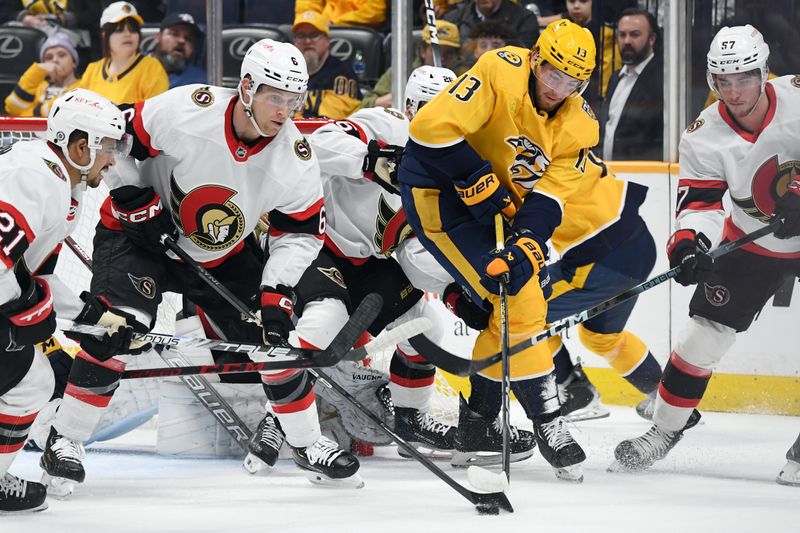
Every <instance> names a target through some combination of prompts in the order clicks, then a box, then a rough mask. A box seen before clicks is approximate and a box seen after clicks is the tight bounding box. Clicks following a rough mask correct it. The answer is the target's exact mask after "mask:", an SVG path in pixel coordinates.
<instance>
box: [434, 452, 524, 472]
mask: <svg viewBox="0 0 800 533" xmlns="http://www.w3.org/2000/svg"><path fill="white" fill-rule="evenodd" d="M535 451H536V448H532V449H530V450H528V451H527V452H518V453H512V454H511V462H512V463H518V462H520V461H524V460H525V459H527V458H528V457H530V456H532V455H533V454H534V453H535ZM502 462H503V454H502V453H496V452H459V451H455V452H453V458H452V459H451V460H450V466H452V467H454V468H467V467H469V466H492V465H499V464H501V463H502Z"/></svg>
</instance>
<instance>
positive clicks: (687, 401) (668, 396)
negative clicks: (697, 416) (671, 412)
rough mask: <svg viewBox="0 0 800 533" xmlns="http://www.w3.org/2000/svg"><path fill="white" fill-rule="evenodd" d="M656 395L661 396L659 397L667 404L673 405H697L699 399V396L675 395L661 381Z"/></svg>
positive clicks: (686, 406) (688, 406)
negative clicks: (685, 396) (683, 396)
mask: <svg viewBox="0 0 800 533" xmlns="http://www.w3.org/2000/svg"><path fill="white" fill-rule="evenodd" d="M658 395H659V396H661V399H663V400H664V401H665V402H666V403H667V404H668V405H671V406H673V407H683V408H692V407H697V405H698V404H699V403H700V400H701V398H682V397H680V396H675V395H674V394H672V393H671V392H669V391H668V390H667V389H665V388H664V384H663V383H661V384H659V385H658Z"/></svg>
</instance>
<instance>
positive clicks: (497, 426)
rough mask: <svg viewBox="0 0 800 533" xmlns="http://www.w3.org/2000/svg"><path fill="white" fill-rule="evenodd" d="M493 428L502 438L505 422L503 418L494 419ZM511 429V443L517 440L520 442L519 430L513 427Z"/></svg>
mask: <svg viewBox="0 0 800 533" xmlns="http://www.w3.org/2000/svg"><path fill="white" fill-rule="evenodd" d="M492 428H494V430H495V432H497V434H498V435H501V436H502V434H503V420H502V417H499V416H498V417H497V418H495V419H494V422H492ZM509 429H510V430H511V431H509V437H510V438H511V441H512V442H513V441H515V440H518V439H519V430H518V429H517V426H514V425H512V426H511V427H510V428H509Z"/></svg>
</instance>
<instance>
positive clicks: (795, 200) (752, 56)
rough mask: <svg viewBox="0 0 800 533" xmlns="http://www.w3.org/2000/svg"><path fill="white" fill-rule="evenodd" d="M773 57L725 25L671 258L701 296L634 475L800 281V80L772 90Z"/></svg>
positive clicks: (638, 450)
mask: <svg viewBox="0 0 800 533" xmlns="http://www.w3.org/2000/svg"><path fill="white" fill-rule="evenodd" d="M768 56H769V47H768V46H767V44H766V43H765V42H764V39H763V37H762V36H761V33H759V32H758V31H757V30H756V29H755V28H753V27H752V26H750V25H747V26H737V27H731V28H729V27H725V28H722V29H721V30H720V31H719V33H717V35H716V36H715V37H714V40H713V42H712V43H711V48H710V50H709V52H708V83H709V86H710V87H711V89H712V90H713V91H715V92H716V93H717V95H719V98H720V102H719V103H718V104H716V105H713V106H711V107H709V108H707V109H705V110H704V111H703V112H702V113H701V114H700V117H699V118H698V119H697V120H695V121H694V122H693V123H692V124H691V125H690V126H689V128H688V129H687V130H686V132H684V134H683V137H682V139H681V145H680V165H681V178H680V181H679V183H678V205H677V220H676V222H675V233H673V235H672V237H671V238H670V241H669V244H668V250H667V253H668V255H669V259H670V265H671V266H672V267H675V266H678V265H680V267H681V273H680V274H679V275H678V277H677V278H676V280H677V281H678V282H679V283H681V284H682V285H692V284H695V283H696V284H698V287H697V289H696V290H695V293H694V296H693V297H692V300H691V303H690V305H689V314H690V316H691V320H690V323H689V325H688V326H687V327H686V329H685V330H684V331H683V332H682V333H681V335H680V336H679V338H678V342H677V343H676V344H675V349H674V351H673V352H672V354H671V355H670V359H669V361H668V363H667V365H666V368H665V369H664V373H663V376H662V379H661V384H660V385H659V389H658V398H657V399H656V406H655V413H654V416H653V421H654V422H655V425H654V426H653V427H652V428H651V429H650V430H649V431H648V432H647V433H645V434H644V435H643V436H641V437H638V438H635V439H630V440H625V441H622V442H621V443H620V444H619V445H618V446H617V448H616V450H615V456H616V459H617V461H618V462H619V464H620V465H621V466H622V467H623V468H625V469H628V470H633V471H635V470H642V469H645V468H648V467H649V466H651V465H652V464H653V463H654V462H655V461H656V460H658V459H662V458H663V457H664V456H666V454H667V453H668V452H669V450H671V449H672V447H673V446H675V444H676V443H677V442H678V441H679V440H680V439H681V438H682V436H683V432H684V430H685V429H688V428H690V427H692V426H694V425H695V424H696V423H697V421H698V420H699V416H700V413H699V412H697V410H696V409H695V407H696V406H697V405H698V403H699V402H700V400H701V399H702V397H703V394H704V393H705V390H706V386H707V385H708V381H709V379H710V378H711V373H712V371H713V370H714V367H715V365H716V364H717V363H718V362H719V360H720V359H721V358H722V356H723V355H724V354H725V352H727V350H728V349H729V348H730V347H731V345H732V344H733V343H734V341H735V338H736V333H738V332H741V331H746V330H747V329H748V328H749V327H750V324H751V323H752V321H753V319H754V318H755V316H756V315H757V314H758V313H759V312H760V311H761V309H762V307H763V306H764V304H765V303H766V302H767V300H768V299H769V298H770V297H771V296H772V295H773V294H774V293H775V291H776V290H777V289H778V288H779V286H780V285H781V284H782V283H783V281H784V279H785V278H786V277H795V276H800V178H798V169H799V168H800V145H798V143H797V139H798V136H800V114H799V112H798V109H800V76H783V77H780V78H776V79H773V80H769V81H768V80H767V76H768V72H769V71H768V67H767V58H768ZM776 110H777V112H776ZM726 191H728V192H729V194H730V198H731V202H732V204H733V206H732V208H731V210H730V212H728V213H726V211H725V210H724V208H723V204H722V198H723V195H724V194H725V192H726ZM774 219H778V220H780V221H782V224H781V225H780V226H779V227H778V229H776V230H775V232H774V233H773V234H772V235H768V236H766V237H763V238H761V239H759V240H758V241H756V242H754V243H751V244H748V245H745V246H743V247H742V248H740V249H739V250H737V251H734V252H731V253H729V254H727V255H725V256H723V257H721V258H719V259H717V260H716V261H712V260H711V259H710V258H709V256H708V254H707V253H706V252H707V251H708V250H709V249H710V248H712V247H713V246H714V245H715V244H716V243H719V242H720V238H721V239H722V240H723V241H729V240H734V239H737V238H739V237H741V236H743V235H744V234H746V233H750V232H752V231H755V230H757V229H760V228H763V227H764V225H765V224H768V223H770V222H771V221H772V220H774Z"/></svg>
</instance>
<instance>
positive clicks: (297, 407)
mask: <svg viewBox="0 0 800 533" xmlns="http://www.w3.org/2000/svg"><path fill="white" fill-rule="evenodd" d="M314 400H316V395H315V394H314V390H313V389H312V390H310V391H308V394H306V395H305V396H304V397H303V398H300V399H299V400H295V401H293V402H289V403H284V404H276V403H273V404H272V411H273V412H274V413H275V414H288V413H299V412H301V411H305V410H306V409H308V408H309V407H310V406H311V405H312V404H313V403H314Z"/></svg>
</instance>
